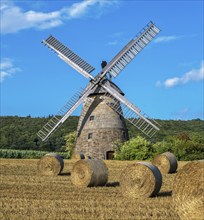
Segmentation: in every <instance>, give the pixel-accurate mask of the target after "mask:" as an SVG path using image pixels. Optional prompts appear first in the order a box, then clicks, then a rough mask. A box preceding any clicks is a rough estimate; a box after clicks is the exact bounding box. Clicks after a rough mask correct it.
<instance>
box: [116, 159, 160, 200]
mask: <svg viewBox="0 0 204 220" xmlns="http://www.w3.org/2000/svg"><path fill="white" fill-rule="evenodd" d="M161 185H162V175H161V173H160V171H159V169H158V168H157V167H156V166H154V165H152V164H150V163H147V162H137V163H134V164H131V165H129V166H127V167H126V168H125V170H123V171H122V173H121V176H120V190H121V193H122V194H123V195H124V196H126V197H129V198H137V199H138V198H145V197H146V198H147V197H152V196H156V195H157V193H158V192H159V190H160V188H161Z"/></svg>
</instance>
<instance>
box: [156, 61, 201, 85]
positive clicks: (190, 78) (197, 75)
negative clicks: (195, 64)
mask: <svg viewBox="0 0 204 220" xmlns="http://www.w3.org/2000/svg"><path fill="white" fill-rule="evenodd" d="M203 79H204V61H202V62H201V66H200V68H199V69H192V70H190V71H188V72H186V73H185V74H183V75H182V76H181V77H178V76H175V77H173V78H169V79H167V80H165V81H164V83H161V82H160V81H157V82H156V86H161V85H162V84H163V85H164V86H165V87H166V88H171V87H174V86H177V85H183V84H186V83H189V82H197V81H201V80H203Z"/></svg>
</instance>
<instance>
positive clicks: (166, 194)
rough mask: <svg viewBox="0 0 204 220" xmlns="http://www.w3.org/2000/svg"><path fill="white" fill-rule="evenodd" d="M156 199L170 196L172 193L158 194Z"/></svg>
mask: <svg viewBox="0 0 204 220" xmlns="http://www.w3.org/2000/svg"><path fill="white" fill-rule="evenodd" d="M157 196H158V197H167V196H172V191H168V192H159V193H158V195H157Z"/></svg>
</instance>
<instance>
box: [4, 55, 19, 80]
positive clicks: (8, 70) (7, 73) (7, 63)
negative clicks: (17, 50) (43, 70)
mask: <svg viewBox="0 0 204 220" xmlns="http://www.w3.org/2000/svg"><path fill="white" fill-rule="evenodd" d="M19 71H21V69H20V68H18V67H14V65H13V61H12V60H11V59H9V58H4V59H3V60H2V61H1V63H0V82H3V81H4V79H5V77H11V76H12V75H13V74H14V73H16V72H19Z"/></svg>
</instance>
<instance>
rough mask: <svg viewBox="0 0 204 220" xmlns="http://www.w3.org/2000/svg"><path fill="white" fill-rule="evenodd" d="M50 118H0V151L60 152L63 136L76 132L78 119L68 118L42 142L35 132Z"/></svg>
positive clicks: (63, 143)
mask: <svg viewBox="0 0 204 220" xmlns="http://www.w3.org/2000/svg"><path fill="white" fill-rule="evenodd" d="M50 118H51V116H49V117H47V118H31V117H30V116H28V117H18V116H4V117H0V124H1V128H0V133H1V141H0V142H1V149H16V150H41V151H61V150H62V149H61V148H62V146H64V145H65V140H64V136H65V135H66V134H68V133H69V132H72V131H75V130H76V128H77V123H78V117H77V116H71V117H69V118H68V120H66V121H65V123H64V124H63V125H62V126H61V127H60V128H59V129H58V130H57V131H56V132H55V133H54V134H53V135H52V136H51V137H50V138H49V139H48V141H46V142H42V141H41V140H40V138H38V136H37V132H38V131H39V130H40V129H41V128H42V126H43V125H44V124H45V123H46V122H48V120H49V119H50Z"/></svg>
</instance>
